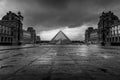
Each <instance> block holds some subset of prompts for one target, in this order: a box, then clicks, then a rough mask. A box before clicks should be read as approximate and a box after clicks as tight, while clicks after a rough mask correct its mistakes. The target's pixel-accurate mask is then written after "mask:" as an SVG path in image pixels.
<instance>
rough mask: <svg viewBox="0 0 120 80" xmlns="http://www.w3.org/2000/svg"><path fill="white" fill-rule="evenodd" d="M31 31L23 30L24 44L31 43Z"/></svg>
mask: <svg viewBox="0 0 120 80" xmlns="http://www.w3.org/2000/svg"><path fill="white" fill-rule="evenodd" d="M31 43H32V42H31V33H30V32H28V31H27V30H23V35H22V44H31Z"/></svg>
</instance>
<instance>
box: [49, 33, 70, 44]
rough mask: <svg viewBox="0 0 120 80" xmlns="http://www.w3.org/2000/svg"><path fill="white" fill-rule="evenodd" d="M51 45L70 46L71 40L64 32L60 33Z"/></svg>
mask: <svg viewBox="0 0 120 80" xmlns="http://www.w3.org/2000/svg"><path fill="white" fill-rule="evenodd" d="M50 43H51V44H70V43H72V42H71V40H70V39H69V38H68V37H67V36H66V35H65V34H64V33H63V32H62V31H59V32H58V33H57V34H56V35H55V37H54V38H53V39H52V40H51V41H50Z"/></svg>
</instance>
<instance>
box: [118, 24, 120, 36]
mask: <svg viewBox="0 0 120 80" xmlns="http://www.w3.org/2000/svg"><path fill="white" fill-rule="evenodd" d="M118 34H120V25H119V26H118Z"/></svg>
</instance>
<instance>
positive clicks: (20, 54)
mask: <svg viewBox="0 0 120 80" xmlns="http://www.w3.org/2000/svg"><path fill="white" fill-rule="evenodd" d="M13 56H14V57H15V56H24V54H22V53H19V54H15V55H13Z"/></svg>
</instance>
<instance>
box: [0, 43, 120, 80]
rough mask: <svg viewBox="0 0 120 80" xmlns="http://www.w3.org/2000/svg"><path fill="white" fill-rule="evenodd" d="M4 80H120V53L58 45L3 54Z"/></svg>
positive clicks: (1, 73)
mask: <svg viewBox="0 0 120 80" xmlns="http://www.w3.org/2000/svg"><path fill="white" fill-rule="evenodd" d="M0 80H120V50H118V49H109V48H104V47H100V46H95V45H90V46H86V45H79V46H78V45H69V46H65V45H64V46H60V45H59V46H55V45H54V46H39V47H36V48H25V49H17V50H6V51H0Z"/></svg>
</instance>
